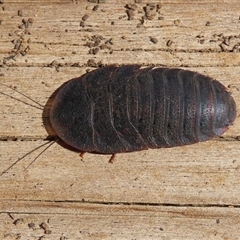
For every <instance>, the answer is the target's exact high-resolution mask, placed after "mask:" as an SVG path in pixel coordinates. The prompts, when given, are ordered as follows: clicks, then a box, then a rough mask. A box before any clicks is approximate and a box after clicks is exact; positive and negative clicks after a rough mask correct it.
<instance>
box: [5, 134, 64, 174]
mask: <svg viewBox="0 0 240 240" xmlns="http://www.w3.org/2000/svg"><path fill="white" fill-rule="evenodd" d="M58 140H59V139H56V140H54V141H53V142H52V140H49V141H48V142H46V143H43V144H42V145H40V146H38V147H36V148H34V149H33V150H31V151H30V152H28V153H26V154H24V155H23V156H22V157H20V158H19V159H17V160H16V161H15V162H14V163H13V164H11V165H10V166H9V167H8V168H7V169H5V170H4V171H3V172H2V173H1V174H0V177H1V176H2V175H3V174H5V173H6V172H7V171H8V170H10V169H11V168H13V167H14V166H15V165H16V164H17V163H18V162H20V161H21V160H22V159H23V158H25V157H26V156H28V155H29V154H31V153H33V152H35V151H36V150H38V149H40V148H42V147H43V146H45V145H47V144H49V145H48V146H47V147H45V148H44V149H43V150H42V151H41V152H40V153H39V154H38V155H37V156H36V157H35V158H34V159H33V161H32V162H31V163H30V164H29V165H28V166H27V167H26V168H25V169H24V171H26V170H27V169H28V168H29V167H30V166H31V165H32V164H33V163H34V162H35V161H36V160H37V159H38V157H39V156H40V155H41V154H42V153H44V152H45V151H46V150H47V149H48V148H50V147H51V146H52V145H53V144H54V143H55V142H57V141H58Z"/></svg>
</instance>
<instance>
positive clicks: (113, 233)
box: [0, 0, 240, 240]
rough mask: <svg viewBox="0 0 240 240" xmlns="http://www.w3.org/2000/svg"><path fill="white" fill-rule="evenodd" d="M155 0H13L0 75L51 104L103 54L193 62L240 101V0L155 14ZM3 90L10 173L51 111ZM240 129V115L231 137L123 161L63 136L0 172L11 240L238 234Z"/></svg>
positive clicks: (5, 21)
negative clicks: (67, 144) (71, 144)
mask: <svg viewBox="0 0 240 240" xmlns="http://www.w3.org/2000/svg"><path fill="white" fill-rule="evenodd" d="M131 2H132V3H133V1H131ZM147 2H148V3H149V1H142V3H136V6H137V10H135V11H133V12H134V16H133V19H131V20H128V16H127V13H126V10H127V8H125V7H124V6H125V5H126V4H128V3H130V1H129V2H128V1H114V0H112V1H110V0H108V1H105V3H100V4H97V3H90V2H87V1H51V2H50V1H7V0H5V3H4V4H0V83H4V84H6V85H8V86H12V87H16V89H17V90H18V91H20V92H22V93H24V94H26V95H27V96H29V97H31V98H33V99H34V100H36V101H37V102H38V103H40V104H41V105H43V106H44V105H45V104H46V102H47V101H48V99H49V97H50V96H51V94H52V93H53V92H54V90H55V89H56V88H57V87H59V86H60V85H61V84H62V83H64V82H65V81H67V80H69V79H71V78H74V77H77V76H80V75H82V74H84V73H85V72H86V70H91V69H94V67H97V66H99V65H101V64H113V63H116V64H130V63H137V64H143V65H144V66H148V65H155V66H167V67H182V68H185V69H190V70H196V71H198V72H200V73H203V74H206V75H209V76H211V77H213V78H216V79H218V80H219V81H221V82H222V83H223V84H224V85H225V86H227V87H228V88H229V91H231V92H232V95H233V97H234V98H235V100H236V104H237V109H238V110H239V106H240V95H239V89H240V81H239V72H240V53H239V49H240V20H239V9H240V3H239V1H237V0H236V1H234V0H232V1H231V0H229V1H220V0H212V1H206V0H198V1H197V0H196V1H192V0H191V1H190V0H175V1H162V3H161V8H160V10H158V11H157V12H156V8H155V9H154V10H152V11H150V12H148V13H146V12H145V11H144V10H143V8H144V7H146V3H147ZM151 3H154V4H155V5H156V4H158V3H159V1H151ZM95 5H98V9H97V10H96V9H95V10H96V11H93V10H92V9H93V7H94V6H95ZM19 10H21V11H22V12H21V11H19ZM131 11H132V10H131ZM131 11H130V12H131ZM86 14H87V15H88V16H89V17H88V18H87V19H86V20H85V21H83V20H82V17H83V16H84V15H86ZM19 15H22V16H19ZM23 19H24V20H23ZM29 19H30V20H29ZM81 21H83V23H81ZM80 23H81V25H82V26H80ZM94 36H95V37H94ZM156 40H157V41H156ZM153 42H155V43H153ZM94 44H95V45H96V46H94ZM14 48H15V49H14ZM96 48H99V49H98V50H96ZM94 53H95V54H94ZM0 91H1V94H0V102H1V107H0V122H1V129H0V172H3V171H4V170H5V169H7V168H8V167H9V166H10V165H11V164H12V163H13V162H15V161H16V160H17V159H18V158H21V157H22V156H24V155H25V154H27V153H28V152H30V151H32V150H34V149H35V148H37V147H38V146H40V145H41V144H43V143H45V142H46V138H47V136H48V133H47V131H46V129H45V127H46V123H47V118H46V116H42V110H40V109H36V108H33V107H31V106H29V105H27V104H24V103H22V102H20V101H19V100H21V101H26V102H28V103H29V104H32V102H31V101H30V100H28V99H25V98H24V97H23V96H21V95H20V94H17V93H16V92H14V91H12V90H11V89H9V88H7V87H5V86H3V85H1V86H0ZM3 93H4V94H5V95H4V94H3ZM6 94H8V95H9V96H11V97H12V98H10V97H9V96H6ZM16 98H17V99H19V100H16ZM34 105H36V104H34ZM239 132H240V119H239V114H238V115H237V119H236V121H235V123H234V126H232V127H231V128H230V129H229V131H227V132H226V133H225V134H224V135H223V137H221V138H217V139H214V140H212V141H208V142H205V143H199V144H195V145H191V146H184V147H177V148H172V149H157V150H148V151H141V152H134V153H127V154H118V155H117V156H116V159H115V161H114V163H113V164H109V163H108V160H109V156H108V155H96V154H90V153H86V154H85V155H84V159H83V160H81V158H80V157H79V155H78V153H76V152H72V151H70V150H68V149H66V148H63V147H61V146H60V145H59V144H57V143H55V144H54V145H53V146H51V147H50V148H49V149H47V151H45V152H44V153H43V154H41V156H40V157H39V158H38V159H37V161H36V162H35V163H33V164H32V165H31V166H30V167H29V168H28V169H27V170H25V168H26V167H27V166H28V165H29V164H30V162H31V161H32V160H33V159H34V158H35V157H36V156H37V155H38V154H39V153H40V151H41V150H40V149H38V150H36V151H34V152H33V153H31V154H29V155H27V156H26V157H24V158H23V159H22V160H21V161H20V162H18V163H17V164H16V165H15V166H14V167H13V168H12V169H10V170H8V171H7V172H6V173H5V174H3V175H2V176H1V177H0V239H20V238H21V239H61V240H63V239H224V240H226V239H234V240H235V239H239V236H240V218H239V217H240V187H239V186H240V147H239V146H240V142H239ZM51 134H52V133H51Z"/></svg>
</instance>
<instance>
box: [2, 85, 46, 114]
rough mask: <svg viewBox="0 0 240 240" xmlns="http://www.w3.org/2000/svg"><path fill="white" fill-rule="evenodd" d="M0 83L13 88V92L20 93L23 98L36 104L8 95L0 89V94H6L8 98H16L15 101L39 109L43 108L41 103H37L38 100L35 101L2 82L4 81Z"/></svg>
mask: <svg viewBox="0 0 240 240" xmlns="http://www.w3.org/2000/svg"><path fill="white" fill-rule="evenodd" d="M0 85H3V86H5V87H6V88H9V89H11V90H13V91H14V92H17V93H18V94H20V95H22V96H24V97H25V98H27V99H29V100H31V101H32V102H34V103H36V104H37V105H38V106H35V105H33V104H30V103H28V102H25V101H23V100H21V99H19V98H16V97H13V96H11V95H9V94H7V93H4V92H2V91H0V93H1V94H3V95H5V96H7V97H10V98H12V99H14V100H17V101H19V102H22V103H24V104H26V105H28V106H31V107H34V108H37V109H39V110H43V109H44V106H43V105H41V104H40V103H38V102H37V101H35V100H34V99H32V98H30V97H29V96H27V95H25V94H24V93H21V92H19V91H18V90H16V89H14V88H12V87H10V86H8V85H6V84H4V83H0Z"/></svg>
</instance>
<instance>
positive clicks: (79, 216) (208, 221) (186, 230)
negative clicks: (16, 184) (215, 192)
mask: <svg viewBox="0 0 240 240" xmlns="http://www.w3.org/2000/svg"><path fill="white" fill-rule="evenodd" d="M8 204H9V202H1V205H4V206H5V208H6V209H9V207H8ZM11 205H14V204H11ZM26 208H27V209H28V211H29V213H30V214H26V213H25V212H26ZM73 209H74V210H73ZM7 211H8V210H7ZM239 214H240V213H239V209H236V208H227V209H224V208H217V207H207V208H201V207H170V206H164V207H163V206H135V205H130V206H126V205H105V206H103V205H101V204H88V203H85V204H84V203H75V202H70V203H63V202H58V203H54V202H49V203H44V202H43V203H41V202H24V201H23V202H22V201H19V202H18V206H17V207H14V206H13V208H12V213H11V215H8V214H7V212H4V213H2V214H1V215H0V225H1V226H3V225H4V228H5V229H4V231H1V233H0V237H1V238H2V239H17V237H19V236H21V239H27V238H31V239H39V238H40V237H41V236H44V238H46V239H50V240H51V239H206V238H207V239H237V237H236V235H237V234H238V233H239V228H240V226H239V219H238V218H239ZM42 223H44V224H45V225H46V227H47V230H48V234H46V233H44V229H42V228H41V227H40V226H39V225H42ZM226 226H227V227H226ZM61 237H62V238H61Z"/></svg>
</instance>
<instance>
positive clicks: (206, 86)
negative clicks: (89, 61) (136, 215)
mask: <svg viewBox="0 0 240 240" xmlns="http://www.w3.org/2000/svg"><path fill="white" fill-rule="evenodd" d="M1 85H4V86H6V85H5V84H2V83H1ZM6 87H7V86H6ZM14 91H16V92H18V91H17V90H14ZM1 93H2V94H4V93H3V92H1ZM18 93H19V94H21V95H23V96H24V97H26V98H28V99H30V100H32V99H31V98H29V97H28V96H26V95H24V94H22V93H20V92H18ZM4 95H7V94H4ZM10 97H11V96H10ZM14 99H15V98H14ZM16 100H18V99H16ZM19 101H21V100H19ZM32 101H33V102H34V103H37V102H36V101H34V100H32ZM21 102H23V103H25V102H24V101H21ZM37 104H38V103H37ZM28 105H30V106H33V105H31V104H28ZM37 108H40V109H41V108H42V106H41V105H40V106H39V107H37ZM49 115H50V116H49V117H50V122H51V125H52V127H53V129H54V130H55V132H56V133H57V135H58V137H59V139H61V140H63V141H64V142H65V143H67V144H68V145H70V146H71V147H73V148H75V149H77V150H79V151H80V152H97V153H108V154H113V155H114V154H115V153H120V152H133V151H139V150H144V149H148V148H162V147H175V146H180V145H187V144H193V143H196V142H200V141H206V140H208V139H211V138H212V137H214V136H219V135H221V134H223V133H224V132H225V131H226V130H227V129H228V127H229V125H231V124H232V123H233V121H234V119H235V117H236V105H235V102H234V100H233V98H232V97H231V95H230V93H229V92H227V91H226V88H225V87H224V86H223V85H222V84H221V83H220V82H218V81H216V80H213V79H212V78H210V77H207V76H204V75H201V74H199V73H196V72H192V71H188V70H182V69H172V68H152V67H148V68H141V66H140V65H123V66H120V67H117V66H115V65H110V66H106V67H103V68H100V69H97V70H95V71H92V72H90V73H87V74H85V75H83V76H81V77H79V78H75V79H72V80H70V81H68V82H66V83H64V84H63V85H62V86H61V87H60V88H59V89H58V91H57V93H56V94H55V97H54V100H53V102H52V105H51V108H50V113H49ZM46 144H47V143H44V144H43V145H42V146H44V145H46ZM42 146H40V147H42ZM40 147H38V148H37V149H39V148H40ZM48 147H50V145H49V146H48ZM48 147H47V148H48ZM47 148H45V149H44V150H43V151H42V152H44V151H45V150H46V149H47ZM33 151H34V150H33ZM33 151H31V152H33ZM31 152H30V153H31ZM42 152H41V153H42ZM41 153H40V154H41ZM28 154H29V153H27V154H26V155H24V156H23V157H21V158H19V159H18V160H17V161H16V162H14V163H13V164H12V165H11V166H10V167H9V168H7V169H6V170H5V171H4V172H2V173H1V174H0V176H1V175H2V174H3V173H5V172H6V171H8V170H9V169H10V168H12V167H13V166H14V165H15V164H16V163H17V162H19V161H20V160H21V159H23V158H24V157H25V156H27V155H28ZM40 154H39V155H40ZM39 155H38V156H37V157H36V158H35V159H34V160H33V161H32V162H31V163H30V165H31V164H32V163H33V162H34V161H35V160H36V159H37V158H38V157H39ZM111 159H112V158H111ZM30 165H29V166H30Z"/></svg>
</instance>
